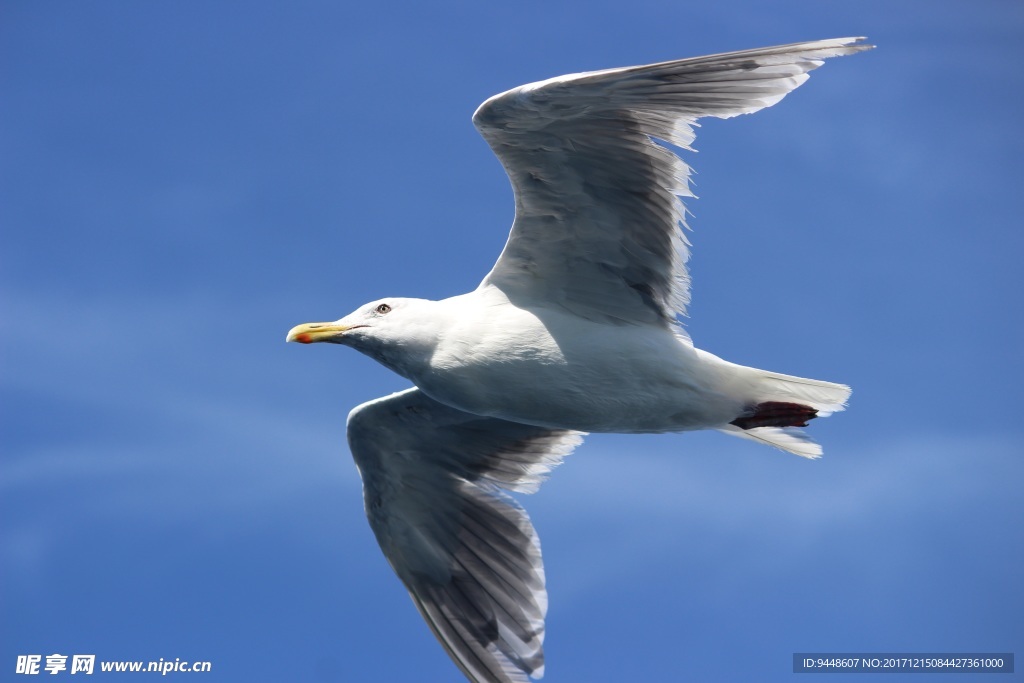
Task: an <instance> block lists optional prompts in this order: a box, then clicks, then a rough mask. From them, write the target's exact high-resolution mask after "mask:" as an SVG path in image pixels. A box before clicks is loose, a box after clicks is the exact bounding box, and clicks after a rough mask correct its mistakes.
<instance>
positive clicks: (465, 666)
mask: <svg viewBox="0 0 1024 683" xmlns="http://www.w3.org/2000/svg"><path fill="white" fill-rule="evenodd" d="M348 440H349V445H350V447H351V449H352V455H353V457H354V458H355V461H356V464H357V466H358V467H359V472H360V474H361V476H362V478H363V495H364V499H365V505H366V514H367V517H368V518H369V520H370V526H371V528H372V529H373V532H374V534H375V535H376V537H377V541H378V542H379V543H380V547H381V549H382V550H383V551H384V555H385V556H386V557H387V559H388V562H389V563H390V564H391V566H392V568H393V569H394V570H395V573H396V574H398V577H399V578H400V579H401V580H402V582H403V583H404V584H405V586H406V588H408V590H409V593H410V594H411V596H412V599H413V602H414V603H415V604H416V607H417V609H418V610H419V611H420V614H421V615H422V616H423V618H424V619H425V620H426V622H427V624H428V625H429V626H430V628H431V630H432V631H433V632H434V635H435V636H437V638H438V640H440V641H441V644H442V645H443V646H444V647H445V649H446V650H447V651H448V654H449V655H450V656H451V658H452V659H453V660H454V661H455V663H456V664H457V665H458V666H459V668H460V669H461V670H462V671H463V672H464V673H465V674H466V676H468V677H469V678H470V680H473V681H480V682H483V681H488V682H493V683H511V682H516V683H519V682H525V681H526V680H527V675H531V676H534V677H540V676H541V675H542V674H543V666H544V654H543V648H542V645H543V640H544V616H545V613H546V611H547V593H546V591H545V588H544V567H543V564H542V562H541V554H540V543H539V541H538V540H537V534H536V532H535V531H534V529H533V525H532V524H531V523H530V519H529V517H528V516H527V514H526V512H525V511H524V510H523V509H522V508H521V507H520V506H519V505H518V504H517V503H516V502H515V501H514V500H512V498H511V497H509V496H508V495H506V494H505V493H504V492H503V491H502V489H506V490H511V491H519V492H525V493H529V492H533V491H535V490H536V489H537V487H538V486H540V484H541V482H542V481H543V480H544V478H545V476H546V475H547V474H548V472H550V470H551V469H552V468H553V467H555V466H556V465H558V463H559V462H560V461H561V459H562V458H563V457H565V456H566V455H568V454H569V453H570V452H571V451H572V450H573V449H574V448H575V447H576V446H577V445H578V444H579V443H580V441H581V440H582V437H581V435H580V434H579V433H578V432H570V431H559V430H550V429H544V428H541V427H532V426H529V425H522V424H517V423H515V422H507V421H505V420H499V419H495V418H487V417H480V416H477V415H471V414H469V413H464V412H462V411H460V410H456V409H454V408H450V407H448V406H445V405H443V404H441V403H438V402H436V401H434V400H433V399H430V398H428V397H427V396H425V395H424V394H423V393H422V392H420V391H419V390H418V389H410V390H408V391H404V392H401V393H398V394H393V395H391V396H387V397H384V398H381V399H377V400H375V401H371V402H369V403H365V404H363V405H361V406H359V407H358V408H356V409H355V410H353V411H352V413H351V414H350V415H349V421H348Z"/></svg>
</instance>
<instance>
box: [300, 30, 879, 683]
mask: <svg viewBox="0 0 1024 683" xmlns="http://www.w3.org/2000/svg"><path fill="white" fill-rule="evenodd" d="M858 40H860V39H855V38H842V39H835V40H824V41H816V42H811V43H798V44H794V45H783V46H779V47H771V48H762V49H757V50H747V51H743V52H734V53H727V54H722V55H711V56H709V57H697V58H693V59H684V60H677V61H673V62H663V63H660V64H652V65H648V66H640V67H627V68H623V69H611V70H607V71H596V72H590V73H584V74H574V75H570V76H562V77H558V78H553V79H550V80H548V81H543V82H540V83H533V84H529V85H526V86H522V87H519V88H515V89H513V90H510V91H508V92H505V93H502V94H500V95H496V96H495V97H492V98H490V99H489V100H487V101H486V102H485V103H484V104H483V105H481V107H480V108H479V109H478V110H477V112H476V114H475V115H474V119H473V120H474V123H475V124H476V125H477V127H478V129H479V130H480V132H481V134H482V135H483V136H484V138H485V139H486V140H487V141H488V143H489V144H490V145H491V147H492V149H493V150H494V151H495V153H496V154H497V155H498V157H499V159H500V160H501V162H502V164H503V165H504V166H505V170H506V172H507V173H508V176H509V179H510V180H511V182H512V186H513V189H514V190H515V198H516V219H515V223H514V224H513V227H512V232H511V234H510V235H509V239H508V242H507V243H506V245H505V249H504V251H503V252H502V254H501V256H500V257H499V259H498V261H497V263H496V264H495V266H494V268H493V269H492V270H491V272H490V273H489V274H488V275H487V276H486V277H485V278H484V280H483V282H482V283H481V284H480V286H479V287H478V288H477V289H476V290H474V291H472V292H469V293H467V294H462V295H459V296H454V297H451V298H448V299H444V300H442V301H426V300H422V299H401V298H387V299H381V300H378V301H374V302H372V303H369V304H366V305H364V306H362V307H360V308H359V309H357V310H356V311H355V312H353V313H351V314H350V315H347V316H345V317H344V318H342V319H340V320H338V321H336V322H333V323H310V324H306V325H300V326H297V327H295V328H293V329H292V330H291V331H290V332H289V334H288V340H289V341H299V342H303V343H310V342H316V341H326V342H332V343H337V344H344V345H347V346H351V347H353V348H355V349H357V350H359V351H361V352H362V353H365V354H366V355H368V356H370V357H372V358H374V359H376V360H377V361H379V362H380V363H382V364H383V365H385V366H386V367H388V368H390V369H391V370H394V371H395V372H397V373H398V374H400V375H402V376H404V377H406V378H408V379H409V380H410V381H412V383H413V384H415V385H416V388H413V389H410V390H407V391H404V392H400V393H398V394H394V395H392V396H387V397H383V398H380V399H376V400H373V401H370V402H368V403H365V404H363V405H362V406H359V407H358V408H356V409H355V410H353V411H352V413H351V415H350V416H349V423H348V437H349V444H350V446H351V448H352V454H353V457H354V458H355V460H356V463H357V465H358V466H359V470H360V473H361V474H362V477H363V489H364V496H365V503H366V511H367V515H368V517H369V520H370V525H371V527H372V528H373V530H374V533H375V535H376V536H377V540H378V541H379V543H380V546H381V548H382V549H383V551H384V554H385V555H386V556H387V558H388V560H389V562H390V563H391V565H392V567H393V568H394V569H395V572H396V573H397V574H398V576H399V577H400V578H401V579H402V581H403V582H404V583H405V585H406V587H407V588H408V589H409V592H410V594H411V596H412V598H413V601H414V603H415V604H416V607H417V608H418V609H419V611H420V613H421V614H422V615H423V617H424V619H426V621H427V623H428V625H429V626H430V628H431V630H433V632H434V634H435V635H436V636H437V638H438V639H439V640H440V642H441V644H442V645H443V646H444V648H445V649H446V650H447V652H448V654H449V655H450V656H451V657H452V659H453V660H454V662H455V663H456V665H457V666H458V667H459V668H460V669H461V670H462V671H463V673H465V674H466V676H467V677H469V678H470V679H471V680H473V681H476V682H480V683H482V682H484V681H486V682H490V683H511V682H522V681H525V680H526V678H527V676H531V677H534V678H538V677H540V676H541V675H542V674H543V670H544V667H543V649H542V642H543V637H544V615H545V612H546V609H547V593H546V591H545V588H544V572H543V565H542V563H541V558H540V546H539V542H538V540H537V537H536V533H535V532H534V530H533V527H532V525H531V524H530V522H529V518H528V517H527V516H526V513H525V512H524V511H523V510H522V508H520V507H519V506H518V505H517V504H515V503H514V501H512V500H511V499H510V498H509V497H508V496H507V495H505V493H503V490H508V491H516V492H527V493H528V492H532V491H534V490H536V488H537V487H538V486H539V484H540V483H541V482H542V481H543V478H544V476H545V475H546V474H547V473H548V472H549V471H550V470H551V468H552V467H554V466H555V465H557V464H558V463H559V462H560V461H561V459H562V458H564V457H565V456H566V455H568V454H569V453H570V452H571V451H572V450H573V449H574V448H575V447H576V446H577V445H578V444H579V443H580V441H581V437H582V435H583V434H584V433H585V432H627V433H640V432H681V431H688V430H696V429H717V430H720V431H724V432H727V433H730V434H734V435H738V436H743V437H747V438H750V439H753V440H756V441H760V442H762V443H766V444H769V445H772V446H776V447H778V448H781V449H783V450H786V451H789V452H791V453H796V454H798V455H802V456H806V457H812V458H813V457H817V456H819V455H820V454H821V448H820V447H819V446H818V445H817V444H816V443H814V442H813V441H811V440H810V439H809V438H807V437H806V436H805V435H804V433H803V432H801V431H799V430H798V429H795V428H796V427H802V426H805V425H806V422H807V421H808V420H810V419H812V418H814V417H817V416H824V415H828V414H830V413H832V412H834V411H837V410H842V409H843V407H844V405H845V403H846V400H847V398H848V397H849V394H850V389H849V387H846V386H845V385H842V384H834V383H831V382H824V381H820V380H811V379H804V378H799V377H792V376H789V375H782V374H778V373H774V372H768V371H764V370H758V369H755V368H749V367H744V366H741V365H736V364H733V363H729V362H727V361H725V360H722V359H720V358H718V357H717V356H715V355H713V354H710V353H707V352H705V351H701V350H699V349H697V348H696V347H694V345H693V343H692V342H691V340H690V338H689V337H688V336H687V334H686V333H685V331H684V330H683V329H682V327H681V326H680V324H679V321H678V318H679V316H680V315H681V314H682V313H683V312H684V309H685V306H686V304H687V302H688V301H689V275H688V272H687V269H686V261H687V259H688V257H689V245H688V243H687V242H686V239H685V238H684V236H683V233H682V231H681V230H680V227H681V226H685V210H684V208H683V206H682V203H681V202H680V201H679V198H680V197H682V196H692V195H691V194H690V192H689V182H688V178H689V173H690V169H689V167H688V166H687V165H686V164H685V163H683V162H682V161H681V160H680V159H679V158H678V157H677V156H675V154H673V153H672V152H671V151H669V149H668V148H667V147H666V146H664V145H662V144H659V143H658V142H656V140H664V141H667V142H670V143H672V144H674V145H676V146H678V147H682V148H686V149H688V148H689V145H690V143H691V142H692V141H693V138H694V134H693V126H695V125H696V120H697V119H698V118H700V117H702V116H715V117H719V118H729V117H732V116H736V115H738V114H744V113H750V112H754V111H757V110H759V109H762V108H764V107H767V106H771V105H772V104H774V103H776V102H778V101H779V100H780V99H782V97H784V96H785V95H786V93H788V92H790V91H791V90H793V89H794V88H796V87H797V86H799V85H800V84H801V83H803V82H804V81H805V80H806V79H807V72H809V71H811V70H812V69H815V68H817V67H818V66H821V64H822V62H823V60H824V59H826V58H829V57H834V56H838V55H845V54H852V53H854V52H858V51H860V50H863V49H867V47H868V46H864V45H858V44H856V43H857V42H858Z"/></svg>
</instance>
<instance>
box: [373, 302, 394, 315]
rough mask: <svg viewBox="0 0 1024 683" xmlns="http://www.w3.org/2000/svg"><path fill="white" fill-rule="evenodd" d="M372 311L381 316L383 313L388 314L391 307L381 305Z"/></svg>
mask: <svg viewBox="0 0 1024 683" xmlns="http://www.w3.org/2000/svg"><path fill="white" fill-rule="evenodd" d="M374 310H375V311H377V312H378V313H380V314H381V315H384V314H385V313H388V312H390V311H391V307H390V306H388V305H387V304H381V305H380V306H378V307H377V308H375V309H374Z"/></svg>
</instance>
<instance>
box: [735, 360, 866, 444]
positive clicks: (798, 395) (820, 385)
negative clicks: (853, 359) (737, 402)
mask: <svg viewBox="0 0 1024 683" xmlns="http://www.w3.org/2000/svg"><path fill="white" fill-rule="evenodd" d="M746 369H747V370H749V371H751V372H752V373H753V377H750V376H749V375H748V379H753V380H754V396H753V397H752V398H753V402H754V403H755V404H758V403H765V402H774V401H777V402H780V403H797V404H800V405H805V406H810V407H811V408H814V409H815V410H817V411H818V414H817V417H827V416H829V415H831V414H832V413H835V412H838V411H840V410H843V409H845V408H846V402H847V400H848V399H849V398H850V391H851V390H850V387H848V386H846V385H845V384H835V383H833V382H823V381H821V380H817V379H806V378H804V377H794V376H792V375H783V374H780V373H777V372H768V371H767V370H757V369H755V368H746ZM719 431H721V432H723V433H725V434H730V435H732V436H739V437H742V438H744V439H751V440H753V441H757V442H759V443H764V444H768V445H769V446H774V447H775V448H780V449H782V450H784V451H787V452H789V453H793V454H795V455H799V456H802V457H804V458H819V457H821V453H822V450H821V446H820V445H818V444H817V443H815V442H814V440H813V439H811V438H810V437H809V436H807V434H806V433H805V432H804V431H803V430H801V429H797V428H795V427H754V428H751V429H742V428H740V427H738V426H736V425H733V424H729V425H724V426H722V427H719Z"/></svg>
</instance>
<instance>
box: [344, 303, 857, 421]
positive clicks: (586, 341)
mask: <svg viewBox="0 0 1024 683" xmlns="http://www.w3.org/2000/svg"><path fill="white" fill-rule="evenodd" d="M387 301H388V302H389V304H388V305H390V306H392V308H393V309H394V310H395V311H396V312H401V313H402V314H404V315H403V320H405V321H407V322H408V323H409V325H408V326H404V327H405V331H406V332H409V331H410V330H411V329H414V328H415V327H416V322H415V321H416V320H417V319H422V320H423V321H424V323H426V322H427V321H430V323H431V324H432V325H433V329H434V330H436V331H437V332H438V333H437V334H435V333H433V332H431V333H426V332H425V330H426V328H427V325H426V324H424V325H423V328H422V329H423V330H424V333H422V334H419V335H409V337H407V338H405V339H403V341H402V343H401V344H400V345H399V347H400V348H401V352H400V353H394V352H392V347H391V345H389V344H386V343H385V344H381V343H380V341H381V340H380V337H375V338H372V339H369V340H364V339H361V338H360V336H359V335H358V333H352V334H351V336H349V338H348V341H347V343H349V344H351V345H352V346H354V347H355V348H357V349H359V350H361V351H363V352H364V353H366V354H367V355H369V356H371V357H374V358H376V359H377V360H379V361H380V362H381V363H383V364H384V365H386V366H388V367H389V368H391V369H392V370H394V371H395V372H397V373H398V374H400V375H402V376H403V377H406V378H408V379H409V380H411V381H412V382H413V384H415V385H416V386H417V387H419V388H420V389H421V390H422V391H423V393H425V394H426V395H427V396H430V397H431V398H433V399H434V400H436V401H439V402H441V403H444V404H445V405H449V406H452V407H454V408H458V409H459V410H463V411H466V412H467V413H472V414H474V415H485V416H487V417H496V418H501V419H503V420H511V421H513V422H521V423H524V424H529V425H536V426H540V427H548V428H551V429H571V430H574V431H580V432H621V433H643V432H655V433H658V432H680V431H689V430H695V429H716V428H719V429H723V428H726V427H727V425H728V424H729V422H730V421H732V420H734V419H735V418H737V417H738V416H740V415H741V414H742V413H743V412H744V411H745V410H748V409H749V408H752V407H754V406H756V405H758V404H760V403H763V402H766V401H771V400H779V401H781V400H792V399H793V396H794V393H793V390H794V389H799V385H798V386H797V387H790V389H791V390H790V393H788V394H787V393H786V392H785V391H782V389H781V387H783V386H785V384H786V382H785V380H786V379H792V380H798V378H785V376H783V375H778V374H776V373H767V372H765V371H762V370H757V369H755V368H749V367H745V366H742V365H736V364H734V363H729V362H727V361H724V360H722V359H721V358H718V357H717V356H715V355H713V354H710V353H708V352H706V351H702V350H701V349H698V348H695V347H694V346H693V344H692V343H691V342H690V340H689V338H688V337H686V336H685V335H683V334H681V333H680V331H679V330H678V329H673V328H672V327H671V326H668V325H664V324H658V323H655V324H642V323H641V324H629V325H607V324H603V323H600V322H595V321H592V320H587V319H581V318H580V317H579V316H576V315H573V314H571V313H567V312H566V311H564V310H559V309H557V308H550V307H545V306H536V307H532V308H523V307H520V306H517V305H515V304H513V303H512V302H510V301H509V299H508V297H507V296H505V294H504V293H503V292H502V291H501V290H500V289H498V288H497V287H495V286H493V285H485V286H482V287H481V288H479V289H477V290H475V291H473V292H469V293H468V294H462V295H459V296H455V297H451V298H449V299H444V300H441V301H425V300H420V299H398V298H391V299H388V300H387ZM375 303H376V302H375ZM377 305H379V304H377ZM409 338H415V339H416V342H415V343H410V342H409ZM780 378H783V379H782V380H780ZM798 381H800V382H811V386H814V387H817V388H819V389H820V388H821V387H824V388H826V389H827V388H828V387H832V388H833V390H834V392H835V395H834V396H833V397H832V399H831V400H829V399H823V398H821V397H817V398H816V399H815V398H812V397H805V399H806V400H807V401H808V402H810V403H814V404H815V405H814V407H815V408H816V409H818V410H822V411H824V410H834V409H836V408H837V407H838V406H839V405H841V404H842V401H843V400H845V397H846V395H847V394H848V389H847V388H846V387H844V386H842V385H831V384H830V383H826V382H817V381H814V380H802V379H800V380H798ZM797 393H799V392H797Z"/></svg>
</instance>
